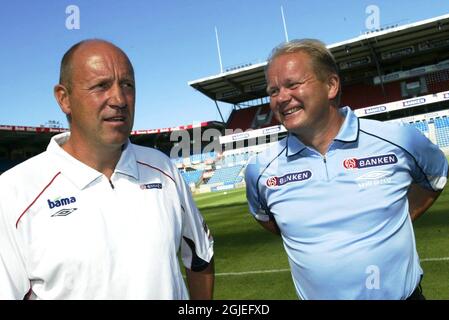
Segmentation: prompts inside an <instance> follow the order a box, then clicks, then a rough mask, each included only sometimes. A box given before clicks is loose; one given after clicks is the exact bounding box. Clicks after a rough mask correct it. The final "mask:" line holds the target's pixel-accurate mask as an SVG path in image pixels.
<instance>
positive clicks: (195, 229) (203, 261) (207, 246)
mask: <svg viewBox="0 0 449 320" xmlns="http://www.w3.org/2000/svg"><path fill="white" fill-rule="evenodd" d="M176 178H177V180H178V182H179V187H178V192H179V197H180V200H181V210H182V214H183V218H182V220H183V222H182V239H181V258H182V261H183V264H184V266H185V267H186V268H188V269H190V270H192V271H195V272H197V271H202V270H204V269H205V268H206V267H207V266H208V265H209V263H210V262H211V260H212V257H213V255H214V249H213V244H214V241H213V237H212V235H211V232H210V230H209V228H208V226H207V224H206V222H205V221H204V218H203V216H202V215H201V213H200V212H199V210H198V208H197V207H196V204H195V202H194V200H193V197H192V194H191V192H190V189H188V187H187V185H186V183H185V181H184V179H183V178H182V177H181V175H180V174H179V172H177V171H176Z"/></svg>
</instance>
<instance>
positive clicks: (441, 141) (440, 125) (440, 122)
mask: <svg viewBox="0 0 449 320" xmlns="http://www.w3.org/2000/svg"><path fill="white" fill-rule="evenodd" d="M435 129H436V142H437V144H438V146H440V147H448V146H449V118H448V117H446V116H444V117H442V118H436V119H435Z"/></svg>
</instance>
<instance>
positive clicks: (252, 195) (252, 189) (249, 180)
mask: <svg viewBox="0 0 449 320" xmlns="http://www.w3.org/2000/svg"><path fill="white" fill-rule="evenodd" d="M260 174H261V170H260V166H259V163H258V159H257V156H254V157H252V158H251V159H250V160H249V161H248V165H247V167H246V171H245V183H246V199H247V200H248V206H249V211H250V213H251V214H252V215H253V216H254V218H256V219H257V220H260V221H268V220H270V214H269V212H268V210H267V209H266V205H265V202H264V201H263V199H262V197H261V193H260V190H259V189H258V183H259V178H260Z"/></svg>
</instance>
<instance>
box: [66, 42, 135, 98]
mask: <svg viewBox="0 0 449 320" xmlns="http://www.w3.org/2000/svg"><path fill="white" fill-rule="evenodd" d="M102 49H107V50H111V51H115V52H118V53H119V54H121V55H123V57H124V58H125V59H126V61H127V62H128V64H129V67H130V70H131V71H132V73H133V74H134V69H133V66H132V64H131V61H130V60H129V58H128V56H127V55H126V54H125V52H123V50H122V49H120V48H119V47H117V46H116V45H114V44H113V43H111V42H108V41H106V40H101V39H88V40H83V41H80V42H78V43H76V44H74V45H73V46H72V47H71V48H70V49H69V50H67V52H66V53H65V54H64V56H63V57H62V60H61V69H60V73H59V84H61V85H63V86H64V87H66V88H67V90H68V91H69V92H70V91H71V86H72V77H73V70H74V66H75V65H76V64H77V63H79V61H78V60H79V59H78V58H79V57H80V56H85V54H95V52H96V51H99V50H102Z"/></svg>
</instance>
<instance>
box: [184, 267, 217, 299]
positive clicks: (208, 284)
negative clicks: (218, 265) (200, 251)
mask: <svg viewBox="0 0 449 320" xmlns="http://www.w3.org/2000/svg"><path fill="white" fill-rule="evenodd" d="M186 276H187V283H188V285H189V292H190V299H192V300H211V299H212V295H213V292H214V280H215V270H214V260H213V258H212V260H211V261H210V263H209V265H208V266H207V267H206V269H204V270H203V271H198V272H195V271H192V270H190V269H188V268H186Z"/></svg>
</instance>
